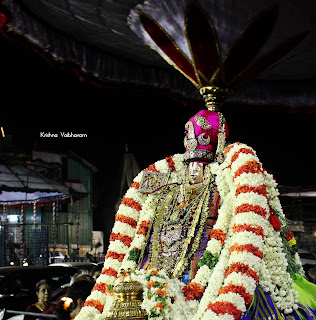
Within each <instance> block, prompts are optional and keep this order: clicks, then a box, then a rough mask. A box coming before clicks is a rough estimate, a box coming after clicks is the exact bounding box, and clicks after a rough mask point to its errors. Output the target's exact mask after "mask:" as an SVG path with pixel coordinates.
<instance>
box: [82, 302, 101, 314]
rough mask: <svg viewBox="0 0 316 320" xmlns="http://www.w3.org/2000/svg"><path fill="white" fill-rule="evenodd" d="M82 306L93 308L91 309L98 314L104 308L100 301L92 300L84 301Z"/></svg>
mask: <svg viewBox="0 0 316 320" xmlns="http://www.w3.org/2000/svg"><path fill="white" fill-rule="evenodd" d="M83 306H84V307H93V308H95V309H97V310H98V311H99V312H100V313H102V311H103V307H104V305H103V304H102V303H101V302H100V301H98V300H94V299H91V300H86V302H85V303H84V305H83Z"/></svg>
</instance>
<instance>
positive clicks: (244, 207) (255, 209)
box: [235, 203, 267, 218]
mask: <svg viewBox="0 0 316 320" xmlns="http://www.w3.org/2000/svg"><path fill="white" fill-rule="evenodd" d="M250 211H252V212H254V213H256V214H258V215H260V216H262V217H264V218H265V217H266V215H267V211H266V209H264V208H262V207H260V206H258V205H251V204H248V203H244V204H241V205H240V206H238V207H236V208H235V214H238V213H242V212H250Z"/></svg>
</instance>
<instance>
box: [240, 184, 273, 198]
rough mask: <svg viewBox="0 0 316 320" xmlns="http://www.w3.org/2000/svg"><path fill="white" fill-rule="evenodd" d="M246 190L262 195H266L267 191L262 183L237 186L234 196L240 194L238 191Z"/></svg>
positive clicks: (244, 191) (243, 191)
mask: <svg viewBox="0 0 316 320" xmlns="http://www.w3.org/2000/svg"><path fill="white" fill-rule="evenodd" d="M247 192H254V193H257V194H261V195H263V196H265V197H266V196H267V194H268V192H267V188H266V186H265V185H264V184H262V185H261V186H259V187H250V186H240V185H239V186H238V187H237V189H236V197H237V196H238V195H239V194H240V193H247Z"/></svg>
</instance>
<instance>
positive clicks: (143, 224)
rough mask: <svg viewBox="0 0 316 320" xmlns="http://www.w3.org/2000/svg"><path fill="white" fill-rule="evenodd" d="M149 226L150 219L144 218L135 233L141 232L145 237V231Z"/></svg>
mask: <svg viewBox="0 0 316 320" xmlns="http://www.w3.org/2000/svg"><path fill="white" fill-rule="evenodd" d="M149 227H150V221H149V220H144V221H142V222H141V224H140V226H139V228H138V230H137V232H136V233H137V234H142V235H144V236H145V237H146V235H147V232H148V228H149Z"/></svg>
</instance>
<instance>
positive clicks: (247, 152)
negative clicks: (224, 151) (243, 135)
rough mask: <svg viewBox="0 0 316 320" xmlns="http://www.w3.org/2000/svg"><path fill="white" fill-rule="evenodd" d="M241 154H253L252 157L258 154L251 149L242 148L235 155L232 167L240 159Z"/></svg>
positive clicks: (232, 159)
mask: <svg viewBox="0 0 316 320" xmlns="http://www.w3.org/2000/svg"><path fill="white" fill-rule="evenodd" d="M240 153H245V154H252V155H254V156H255V155H256V154H255V153H254V151H253V150H251V149H247V148H241V149H239V150H238V151H237V152H235V153H234V155H233V156H232V158H231V164H230V166H231V165H232V164H233V162H234V161H236V159H237V158H238V156H239V154H240Z"/></svg>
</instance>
